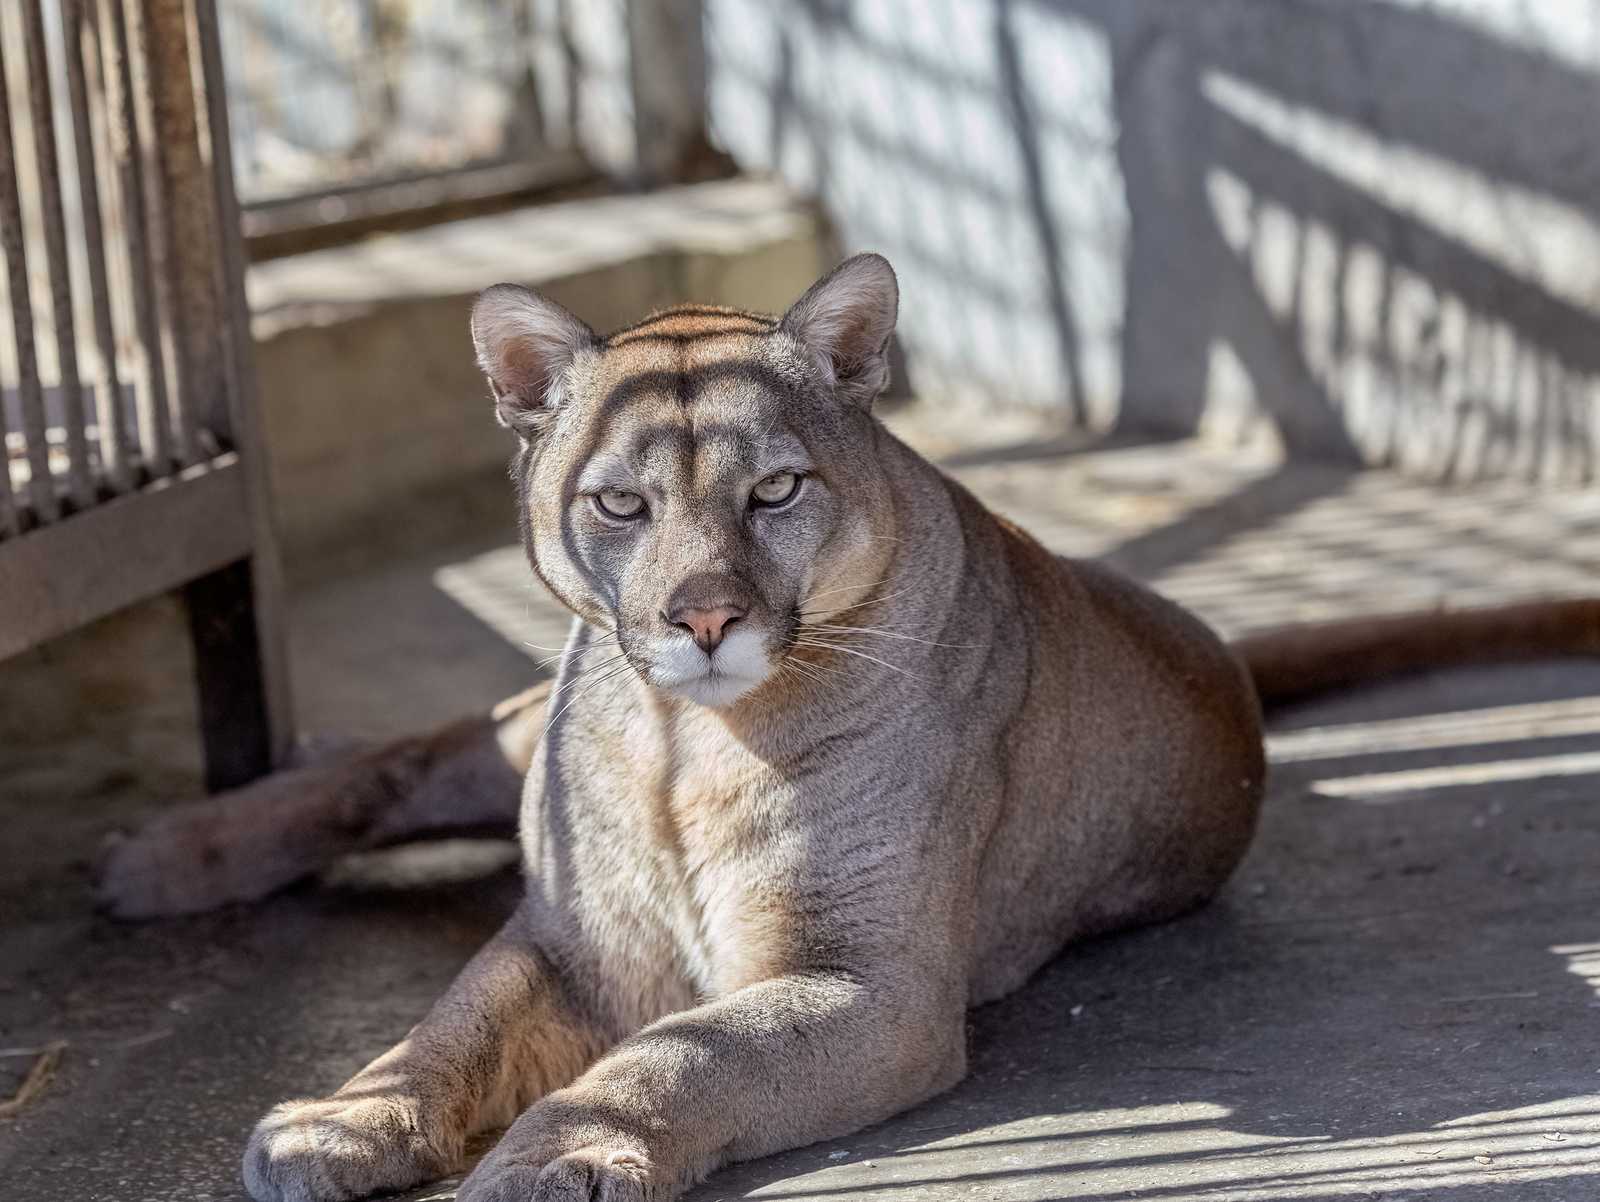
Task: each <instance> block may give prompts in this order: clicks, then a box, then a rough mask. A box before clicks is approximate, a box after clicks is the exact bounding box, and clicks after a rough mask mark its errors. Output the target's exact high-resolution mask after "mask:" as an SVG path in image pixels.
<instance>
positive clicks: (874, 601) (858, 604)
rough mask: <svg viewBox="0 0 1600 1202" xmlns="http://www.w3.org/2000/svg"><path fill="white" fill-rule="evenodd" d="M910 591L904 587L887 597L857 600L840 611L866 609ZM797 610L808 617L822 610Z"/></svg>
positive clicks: (844, 612) (847, 611)
mask: <svg viewBox="0 0 1600 1202" xmlns="http://www.w3.org/2000/svg"><path fill="white" fill-rule="evenodd" d="M839 591H840V592H843V591H844V590H843V589H840V590H839ZM909 592H911V589H909V588H903V589H901V590H900V591H899V592H897V593H890V594H889V595H888V596H886V597H874V598H873V599H872V600H871V601H857V602H856V603H855V604H854V605H847V606H845V607H844V608H843V609H841V610H840V611H839V613H841V614H847V613H849V612H850V611H851V610H852V609H865V608H866V607H867V606H869V605H882V604H883V603H884V602H885V601H893V600H894V599H895V598H896V597H903V596H905V595H906V594H907V593H909ZM810 599H811V598H809V597H808V598H806V600H807V601H809V600H810ZM801 604H802V605H804V604H805V602H804V601H802V602H801ZM795 612H796V613H798V614H799V615H800V616H801V617H802V618H808V617H810V616H811V614H812V613H818V612H820V611H819V610H811V611H810V612H809V613H808V612H807V611H806V610H796V611H795Z"/></svg>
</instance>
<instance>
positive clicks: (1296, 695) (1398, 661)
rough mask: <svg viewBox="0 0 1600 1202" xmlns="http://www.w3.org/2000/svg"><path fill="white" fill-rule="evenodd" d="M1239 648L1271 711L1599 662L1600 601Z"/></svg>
mask: <svg viewBox="0 0 1600 1202" xmlns="http://www.w3.org/2000/svg"><path fill="white" fill-rule="evenodd" d="M1232 647H1233V651H1234V653H1235V654H1236V655H1238V656H1239V658H1240V659H1242V660H1243V661H1244V664H1245V666H1246V667H1247V668H1248V669H1249V671H1250V675H1251V677H1252V678H1253V679H1254V680H1255V682H1256V692H1257V693H1259V694H1260V696H1261V704H1262V705H1263V706H1266V707H1267V708H1269V709H1270V708H1271V707H1272V706H1274V705H1282V704H1284V703H1286V702H1290V701H1295V700H1298V699H1300V698H1302V697H1309V696H1311V695H1312V694H1314V693H1323V692H1327V691H1328V690H1330V689H1339V688H1347V687H1349V686H1351V685H1358V684H1364V683H1366V682H1368V681H1373V680H1380V679H1383V678H1385V677H1390V676H1402V675H1405V674H1406V673H1410V672H1422V671H1426V670H1428V669H1430V668H1442V667H1448V666H1451V665H1455V664H1467V663H1483V662H1487V661H1490V660H1508V659H1529V658H1533V657H1535V656H1541V655H1600V598H1585V599H1582V600H1567V601H1529V602H1525V603H1522V604H1518V605H1504V606H1497V607H1495V608H1493V609H1458V610H1435V611H1433V612H1431V613H1420V614H1405V615H1403V616H1400V617H1390V618H1356V619H1352V620H1350V621H1343V622H1311V623H1304V624H1298V623H1297V624H1296V625H1293V626H1283V627H1279V628H1278V629H1275V630H1268V631H1264V632H1262V633H1260V634H1253V635H1249V636H1247V637H1245V638H1242V639H1238V640H1236V641H1235V642H1234V643H1233V644H1232Z"/></svg>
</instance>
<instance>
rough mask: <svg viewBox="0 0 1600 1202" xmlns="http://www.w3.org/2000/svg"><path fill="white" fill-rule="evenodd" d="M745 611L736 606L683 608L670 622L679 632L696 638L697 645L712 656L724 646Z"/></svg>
mask: <svg viewBox="0 0 1600 1202" xmlns="http://www.w3.org/2000/svg"><path fill="white" fill-rule="evenodd" d="M742 617H744V610H742V609H740V608H738V607H737V606H734V605H718V606H716V607H715V608H712V609H690V608H687V607H686V608H683V609H679V610H675V611H674V612H673V613H672V614H671V615H670V616H669V617H668V619H667V620H668V621H669V622H671V623H672V624H673V625H674V626H676V627H677V628H678V629H679V630H687V631H688V632H689V633H690V634H691V635H693V636H694V641H695V645H696V646H698V647H699V648H700V650H702V651H704V652H705V653H706V654H707V655H710V654H711V653H712V652H713V651H715V650H716V649H717V648H718V647H719V646H721V644H722V638H723V636H724V635H725V634H727V633H728V627H730V626H732V625H733V624H734V623H735V622H737V621H738V620H739V619H740V618H742Z"/></svg>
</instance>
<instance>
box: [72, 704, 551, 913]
mask: <svg viewBox="0 0 1600 1202" xmlns="http://www.w3.org/2000/svg"><path fill="white" fill-rule="evenodd" d="M548 696H549V686H548V685H540V686H539V687H538V688H536V689H530V690H529V691H528V692H526V693H523V694H521V695H520V696H518V697H514V698H512V699H511V700H510V701H507V702H502V703H501V705H499V706H497V707H496V709H495V712H494V713H493V714H492V715H489V716H486V717H478V718H467V719H463V720H461V721H459V722H454V723H451V724H450V725H449V726H446V727H442V728H441V729H439V730H436V731H432V732H430V733H428V734H425V735H417V736H412V737H409V738H404V739H397V740H395V741H394V742H392V743H387V744H384V745H382V746H380V747H375V748H370V749H367V750H362V751H356V752H352V753H349V754H347V755H344V756H342V757H340V758H338V759H336V760H334V761H332V762H331V763H327V764H321V765H317V766H315V767H309V768H298V769H292V770H289V771H285V772H276V773H273V774H272V775H271V776H268V777H264V778H263V779H261V780H258V781H254V782H252V783H251V784H248V785H245V786H243V787H242V788H239V789H234V790H232V791H230V792H228V793H224V794H222V795H221V796H220V797H215V798H212V799H210V800H208V801H200V802H194V803H192V804H190V805H183V806H177V807H175V808H173V809H171V810H169V811H167V812H166V813H165V814H162V815H161V816H160V817H158V818H155V819H153V820H152V821H150V822H149V823H147V824H145V826H143V827H142V828H141V829H140V830H138V831H136V832H135V833H134V834H132V835H129V836H127V837H125V838H122V839H119V840H118V841H116V842H115V843H113V844H112V845H111V846H110V847H109V848H108V849H107V851H106V854H105V856H104V859H103V860H102V862H101V865H100V871H99V875H98V880H97V882H96V886H95V895H96V898H97V900H98V901H99V902H100V903H101V905H103V906H104V907H105V908H106V909H107V910H109V911H110V912H111V913H112V914H114V915H115V916H117V917H118V918H150V917H155V916H157V915H166V914H193V913H197V912H199V911H201V910H209V909H212V908H213V907H216V906H220V905H222V904H223V903H225V902H231V901H255V900H257V899H258V898H262V897H265V896H266V895H267V894H268V893H271V892H272V891H273V890H274V889H279V888H282V887H283V886H284V885H287V884H289V883H290V882H291V881H294V880H297V879H298V878H300V877H302V876H304V875H306V874H307V873H309V872H315V871H316V870H317V869H319V868H321V867H323V866H324V865H325V864H327V863H328V862H329V861H331V860H333V859H334V858H335V857H337V856H341V855H343V854H345V853H346V852H350V851H360V850H364V849H366V848H371V847H378V846H382V845H383V844H386V843H393V842H396V841H398V840H401V839H404V838H406V837H407V836H410V835H415V834H419V833H421V832H424V831H435V830H444V829H449V828H451V827H466V826H485V825H499V824H504V825H506V826H511V825H513V824H514V823H515V822H516V818H517V805H518V801H519V799H520V797H521V792H522V777H523V775H524V774H525V773H526V772H527V769H528V758H529V757H530V756H531V754H532V748H531V745H530V735H529V733H528V732H530V731H531V732H534V734H535V735H536V734H537V732H538V731H539V730H541V729H542V723H541V722H540V714H541V712H542V710H543V708H544V704H545V701H546V699H547V698H548Z"/></svg>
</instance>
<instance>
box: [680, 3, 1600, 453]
mask: <svg viewBox="0 0 1600 1202" xmlns="http://www.w3.org/2000/svg"><path fill="white" fill-rule="evenodd" d="M707 12H708V45H709V47H710V50H711V62H712V97H711V99H712V115H713V122H714V132H715V134H716V136H717V137H718V138H720V139H721V141H722V142H723V143H724V144H725V145H726V146H727V147H728V148H729V149H730V150H731V151H732V152H733V153H734V154H735V156H736V157H737V158H738V159H739V160H740V161H741V163H743V164H744V165H745V166H747V167H749V168H753V169H765V170H771V171H774V172H776V173H777V174H778V175H779V176H781V177H782V178H784V179H785V180H787V181H789V182H790V183H791V184H792V185H793V186H795V187H796V188H797V189H799V190H801V191H802V192H804V193H806V194H808V195H814V196H816V197H818V198H820V199H821V201H822V202H823V203H824V205H825V207H826V208H827V210H828V212H829V214H830V216H831V218H832V219H833V221H834V222H835V224H836V226H837V228H838V230H839V234H840V237H841V240H842V242H843V244H844V246H845V248H846V249H849V250H857V249H877V250H882V251H884V252H885V253H887V254H889V255H890V257H891V258H892V259H893V260H894V261H895V262H896V265H897V266H898V267H899V268H900V270H901V273H902V276H903V278H904V280H905V283H906V293H907V295H906V303H905V310H904V317H903V320H902V323H901V327H900V334H901V339H902V342H903V343H904V345H905V347H906V351H907V356H908V360H909V367H910V372H911V376H912V380H913V383H914V384H915V385H916V387H917V389H918V391H919V392H920V393H921V394H922V395H924V396H925V397H930V398H935V399H939V400H943V401H946V402H963V401H965V402H974V401H976V402H978V403H980V404H985V405H988V406H991V407H1002V408H1004V407H1030V406H1031V407H1037V408H1043V409H1051V408H1054V409H1055V410H1057V411H1058V412H1060V413H1062V414H1063V415H1066V416H1068V417H1071V418H1072V419H1074V420H1077V421H1080V422H1087V423H1088V424H1090V425H1093V426H1097V427H1101V428H1104V427H1107V426H1111V425H1120V426H1121V427H1122V428H1123V429H1124V430H1125V431H1127V432H1129V433H1131V434H1142V435H1155V436H1173V435H1182V434H1185V433H1189V432H1192V431H1193V430H1194V429H1196V428H1197V426H1198V425H1199V423H1200V420H1201V417H1202V415H1203V414H1204V412H1205V411H1206V409H1207V406H1208V405H1210V406H1213V407H1228V406H1231V407H1235V408H1237V407H1239V406H1249V405H1259V406H1260V407H1261V408H1263V409H1264V410H1266V411H1267V412H1268V413H1270V415H1271V416H1272V418H1273V419H1274V420H1275V421H1276V423H1277V426H1278V428H1279V431H1280V432H1281V434H1282V435H1283V437H1284V440H1285V441H1286V442H1287V443H1288V444H1289V445H1290V447H1291V449H1293V450H1295V451H1297V452H1299V453H1302V454H1306V455H1312V456H1320V457H1323V458H1335V459H1337V458H1349V457H1353V456H1357V455H1359V456H1360V457H1361V458H1362V459H1364V460H1365V461H1366V462H1369V463H1374V464H1394V465H1397V466H1399V467H1401V468H1403V469H1405V470H1407V471H1409V472H1412V473H1415V474H1418V475H1423V476H1428V477H1436V478H1463V477H1475V476H1497V475H1511V476H1521V477H1527V478H1534V479H1547V480H1567V481H1588V480H1591V479H1592V478H1593V475H1594V471H1595V464H1594V459H1595V450H1594V448H1595V443H1596V440H1597V439H1600V398H1597V390H1596V384H1597V379H1600V337H1597V335H1600V324H1597V321H1600V284H1597V282H1596V281H1597V280H1600V274H1597V273H1600V268H1597V267H1596V264H1597V263H1600V126H1597V125H1596V123H1595V121H1594V119H1593V115H1594V113H1596V112H1597V111H1600V0H1567V2H1564V3H1559V4H1557V3H1550V2H1549V0H1203V2H1195V3H1186V4H1185V3H1169V2H1167V0H811V2H807V3H800V2H798V0H793V2H786V3H779V4H770V3H767V2H766V0H708V2H707Z"/></svg>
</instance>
